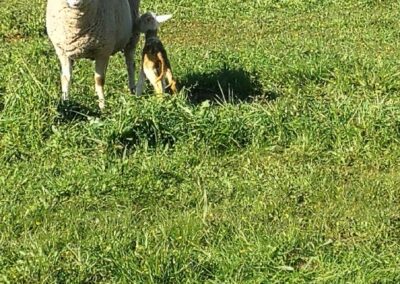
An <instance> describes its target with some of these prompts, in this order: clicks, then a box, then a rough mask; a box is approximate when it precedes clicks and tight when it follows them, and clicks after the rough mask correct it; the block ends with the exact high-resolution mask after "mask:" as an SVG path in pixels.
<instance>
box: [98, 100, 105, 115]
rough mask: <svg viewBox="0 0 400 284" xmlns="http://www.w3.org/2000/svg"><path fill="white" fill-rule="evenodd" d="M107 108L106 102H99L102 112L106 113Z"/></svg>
mask: <svg viewBox="0 0 400 284" xmlns="http://www.w3.org/2000/svg"><path fill="white" fill-rule="evenodd" d="M105 107H106V105H105V103H104V102H102V101H100V102H99V108H100V111H102V112H103V111H104V109H105Z"/></svg>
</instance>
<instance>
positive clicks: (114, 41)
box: [46, 0, 140, 108]
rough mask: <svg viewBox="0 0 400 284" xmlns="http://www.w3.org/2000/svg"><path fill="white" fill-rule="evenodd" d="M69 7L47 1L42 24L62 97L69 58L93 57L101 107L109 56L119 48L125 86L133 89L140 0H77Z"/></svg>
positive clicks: (68, 75) (65, 95) (59, 1)
mask: <svg viewBox="0 0 400 284" xmlns="http://www.w3.org/2000/svg"><path fill="white" fill-rule="evenodd" d="M75 2H82V3H80V4H81V5H80V6H79V7H77V8H71V7H70V6H69V4H68V3H67V0H48V2H47V11H46V27H47V33H48V36H49V38H50V40H51V42H52V43H53V46H54V48H55V51H56V53H57V55H58V57H59V60H60V63H61V69H62V74H61V83H62V92H63V97H62V98H63V100H66V99H68V89H69V82H70V79H71V72H72V65H73V61H74V60H76V59H80V58H87V59H92V60H95V62H96V72H95V87H96V93H97V94H98V96H99V106H100V108H104V92H103V85H104V80H105V73H106V68H107V65H108V61H109V57H110V56H111V55H112V54H114V53H116V52H118V51H123V52H124V55H125V60H126V64H127V68H128V76H129V88H130V89H131V91H132V90H134V89H135V82H134V81H135V80H134V72H135V70H134V69H135V66H134V61H133V53H134V50H135V47H136V44H137V42H138V39H139V33H138V31H137V30H136V29H137V27H136V25H135V23H136V21H137V19H138V16H139V11H138V10H139V3H140V0H81V1H75Z"/></svg>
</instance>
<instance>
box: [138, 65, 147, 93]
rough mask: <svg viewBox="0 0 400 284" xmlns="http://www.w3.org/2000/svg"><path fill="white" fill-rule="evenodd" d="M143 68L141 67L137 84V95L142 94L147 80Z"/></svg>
mask: <svg viewBox="0 0 400 284" xmlns="http://www.w3.org/2000/svg"><path fill="white" fill-rule="evenodd" d="M145 76H146V75H145V74H144V71H143V68H141V69H140V74H139V80H138V83H137V86H136V95H138V96H140V95H142V93H143V87H144V81H145V80H146V77H145Z"/></svg>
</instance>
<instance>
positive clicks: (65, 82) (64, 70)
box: [58, 54, 73, 102]
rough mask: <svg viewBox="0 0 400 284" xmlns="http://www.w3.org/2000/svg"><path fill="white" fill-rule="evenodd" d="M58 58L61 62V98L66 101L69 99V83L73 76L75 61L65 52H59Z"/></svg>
mask: <svg viewBox="0 0 400 284" xmlns="http://www.w3.org/2000/svg"><path fill="white" fill-rule="evenodd" d="M58 58H59V60H60V63H61V90H62V95H61V100H62V101H63V102H65V101H67V100H68V99H69V96H68V93H69V84H70V81H71V77H72V65H73V61H72V60H71V59H70V58H68V57H67V56H66V55H63V54H58Z"/></svg>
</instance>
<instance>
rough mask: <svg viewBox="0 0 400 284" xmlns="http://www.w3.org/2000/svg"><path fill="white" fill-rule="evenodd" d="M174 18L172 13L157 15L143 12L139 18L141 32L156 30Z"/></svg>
mask: <svg viewBox="0 0 400 284" xmlns="http://www.w3.org/2000/svg"><path fill="white" fill-rule="evenodd" d="M171 18H172V15H160V16H157V15H156V14H154V13H152V12H147V13H145V14H143V15H142V16H141V17H140V19H139V28H140V32H142V33H145V32H147V31H155V30H157V29H158V27H159V26H160V24H161V23H163V22H165V21H167V20H169V19H171Z"/></svg>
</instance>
